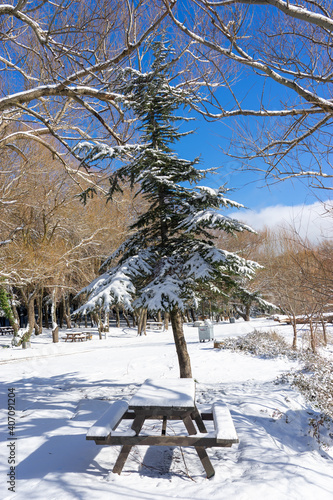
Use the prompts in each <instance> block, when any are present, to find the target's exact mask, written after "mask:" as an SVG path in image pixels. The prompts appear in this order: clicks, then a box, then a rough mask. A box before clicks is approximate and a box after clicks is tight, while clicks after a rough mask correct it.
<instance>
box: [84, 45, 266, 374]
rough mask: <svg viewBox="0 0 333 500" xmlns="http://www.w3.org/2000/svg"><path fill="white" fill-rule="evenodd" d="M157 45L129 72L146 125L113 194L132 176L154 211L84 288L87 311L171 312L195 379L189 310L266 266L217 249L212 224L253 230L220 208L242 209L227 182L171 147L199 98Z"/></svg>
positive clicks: (125, 87)
mask: <svg viewBox="0 0 333 500" xmlns="http://www.w3.org/2000/svg"><path fill="white" fill-rule="evenodd" d="M153 49H154V62H153V64H152V66H151V70H150V71H148V72H146V73H141V72H138V71H135V70H132V69H127V70H126V71H124V74H123V83H122V84H121V92H122V93H123V95H124V102H125V103H126V106H129V107H130V108H131V110H132V111H133V112H134V113H135V115H136V117H137V119H138V120H139V122H140V127H139V130H140V132H141V143H140V145H139V147H138V152H137V154H136V156H135V158H134V160H133V161H131V162H130V163H129V164H127V165H124V166H122V167H120V168H119V169H118V170H117V172H116V174H115V175H114V177H113V179H112V180H111V187H110V192H109V197H110V198H112V196H113V194H114V193H115V192H116V191H119V190H121V183H122V182H124V181H128V180H130V182H131V185H132V187H133V188H135V187H136V186H139V189H138V193H141V195H142V196H143V197H144V198H145V200H146V202H147V204H148V209H147V210H146V212H145V213H143V214H142V215H141V216H139V217H138V220H137V221H136V222H135V224H133V225H132V227H131V231H132V233H133V234H132V236H131V237H130V238H129V239H128V240H127V241H125V243H124V244H123V245H122V246H121V247H120V248H119V249H118V250H117V251H116V252H115V253H114V254H113V255H112V256H111V257H110V258H109V259H108V260H107V261H106V262H105V263H104V265H103V268H106V269H107V268H108V270H107V271H106V272H105V273H104V274H103V275H102V276H100V277H99V278H97V279H96V280H95V281H94V282H93V283H92V284H91V285H89V287H87V288H86V289H85V290H84V291H85V292H87V293H88V295H89V300H88V301H87V303H86V304H85V305H84V306H82V308H81V312H86V311H87V310H91V309H93V308H95V307H96V306H98V307H104V308H105V309H108V308H109V307H110V305H111V304H114V303H122V304H123V306H124V307H125V308H132V307H134V308H138V307H142V308H147V309H148V311H150V312H158V311H165V312H168V313H169V314H170V319H171V324H172V330H173V336H174V341H175V344H176V350H177V355H178V361H179V366H180V376H181V377H191V376H192V372H191V364H190V358H189V355H188V351H187V346H186V341H185V337H184V331H183V320H182V311H183V310H184V309H185V308H186V307H188V305H189V304H193V303H195V302H197V301H198V296H197V295H198V292H199V290H202V289H203V287H207V288H209V289H210V290H214V291H216V292H217V293H227V291H228V290H230V289H231V288H233V287H235V286H237V277H239V276H250V275H252V274H253V273H254V271H255V269H256V267H257V266H258V265H257V264H256V263H254V262H251V261H247V260H245V259H243V258H241V257H238V256H237V255H236V254H233V253H230V252H227V251H223V250H220V249H218V248H216V247H215V246H214V237H213V236H212V232H211V231H210V230H211V229H216V228H219V229H221V230H224V231H227V232H234V231H243V230H250V228H249V227H248V226H245V225H243V224H242V223H240V222H238V221H237V220H234V219H231V218H229V217H226V216H225V215H223V214H222V213H221V212H220V211H219V209H220V208H221V207H222V208H223V207H224V208H225V207H233V208H234V207H237V208H239V207H241V206H242V205H240V204H238V203H236V202H233V201H231V200H229V199H228V198H226V197H225V194H226V191H227V189H226V188H225V187H221V188H219V189H212V188H210V187H204V186H199V185H198V183H199V182H200V181H201V180H202V179H203V178H204V177H205V175H206V174H207V170H200V169H198V168H197V164H198V161H199V160H198V159H195V160H193V161H188V160H184V159H180V158H178V156H177V155H176V154H175V152H174V151H173V150H172V149H171V148H170V145H172V144H174V143H175V142H176V141H178V140H180V139H181V138H182V137H183V136H184V134H183V133H181V132H179V127H178V126H177V125H178V122H179V120H186V118H184V117H183V118H180V117H177V116H176V114H175V112H176V111H177V109H179V108H180V107H184V106H185V105H186V104H187V103H188V102H189V101H190V100H191V99H192V95H191V92H190V91H184V90H182V89H181V87H180V86H172V85H171V84H170V79H171V68H172V61H171V62H170V61H168V58H167V54H168V53H170V51H169V50H168V48H167V47H166V45H165V44H163V43H161V42H159V43H155V44H154V47H153ZM131 151H133V148H132V149H131ZM115 262H117V264H114V263H115ZM112 265H113V266H112Z"/></svg>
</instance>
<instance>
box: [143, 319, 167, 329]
mask: <svg viewBox="0 0 333 500" xmlns="http://www.w3.org/2000/svg"><path fill="white" fill-rule="evenodd" d="M146 328H147V330H163V322H160V321H147V323H146Z"/></svg>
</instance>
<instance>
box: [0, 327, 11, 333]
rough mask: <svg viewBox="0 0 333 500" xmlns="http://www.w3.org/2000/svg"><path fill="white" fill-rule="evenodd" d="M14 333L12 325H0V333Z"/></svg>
mask: <svg viewBox="0 0 333 500" xmlns="http://www.w3.org/2000/svg"><path fill="white" fill-rule="evenodd" d="M8 334H11V335H14V328H13V327H12V326H0V335H8Z"/></svg>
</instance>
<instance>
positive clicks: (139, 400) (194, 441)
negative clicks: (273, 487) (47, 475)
mask: <svg viewBox="0 0 333 500" xmlns="http://www.w3.org/2000/svg"><path fill="white" fill-rule="evenodd" d="M149 419H153V420H162V427H161V429H160V434H156V433H154V434H153V433H152V432H150V433H147V432H145V430H144V429H143V431H142V428H143V427H144V423H145V421H146V420H149ZM125 420H130V421H132V425H131V427H130V428H128V426H127V428H125V429H120V430H119V427H120V428H121V427H124V425H123V423H124V421H125ZM170 420H172V421H174V420H182V421H183V423H184V425H185V428H186V430H187V434H184V433H182V434H180V435H175V434H174V433H173V434H172V435H167V432H166V431H167V423H168V421H170ZM204 420H207V421H208V420H210V421H213V423H214V430H213V431H210V432H207V429H206V426H205V424H204ZM194 422H195V423H196V426H197V428H196V427H195V425H194ZM197 429H198V430H197ZM198 431H199V432H198ZM86 439H87V440H93V441H95V443H96V444H97V445H108V446H116V445H121V446H122V448H121V451H120V453H119V456H118V458H117V461H116V463H115V465H114V467H113V472H114V473H117V474H120V473H121V471H122V469H123V467H124V465H125V462H126V459H127V457H128V455H129V453H130V451H131V448H132V446H134V445H141V446H184V447H186V446H194V448H195V450H196V452H197V454H198V456H199V458H200V460H201V463H202V465H203V467H204V469H205V471H206V474H207V477H208V478H210V477H212V476H214V474H215V471H214V468H213V466H212V464H211V462H210V459H209V457H208V455H207V452H206V448H212V447H231V446H232V445H233V444H235V443H238V442H239V440H238V436H237V433H236V430H235V427H234V424H233V421H232V418H231V415H230V412H229V410H228V408H227V406H226V405H225V404H222V403H214V404H213V406H212V409H211V412H207V413H200V412H199V411H198V409H197V407H196V404H195V383H194V380H193V379H172V380H171V379H169V380H154V379H148V380H146V381H145V382H144V384H143V385H142V386H141V387H140V389H139V390H138V392H137V393H136V394H135V395H134V396H133V397H132V399H131V400H130V401H129V403H127V402H126V401H124V400H118V401H116V402H114V403H113V404H111V406H110V408H109V409H108V410H107V411H106V412H105V413H104V414H103V415H102V416H101V418H100V419H99V420H97V422H96V423H95V424H94V425H93V426H92V427H91V428H90V429H89V430H88V432H87V435H86Z"/></svg>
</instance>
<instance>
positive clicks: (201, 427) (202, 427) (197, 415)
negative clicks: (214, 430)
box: [191, 408, 207, 432]
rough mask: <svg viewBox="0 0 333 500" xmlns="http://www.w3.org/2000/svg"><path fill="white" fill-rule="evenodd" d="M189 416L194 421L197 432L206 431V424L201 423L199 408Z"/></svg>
mask: <svg viewBox="0 0 333 500" xmlns="http://www.w3.org/2000/svg"><path fill="white" fill-rule="evenodd" d="M191 416H192V418H194V420H195V421H196V424H197V426H198V429H199V432H207V429H206V426H205V424H204V423H203V420H202V417H201V415H200V413H199V410H198V409H197V408H196V409H195V410H194V412H193V413H192V415H191Z"/></svg>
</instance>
